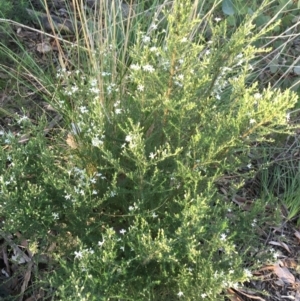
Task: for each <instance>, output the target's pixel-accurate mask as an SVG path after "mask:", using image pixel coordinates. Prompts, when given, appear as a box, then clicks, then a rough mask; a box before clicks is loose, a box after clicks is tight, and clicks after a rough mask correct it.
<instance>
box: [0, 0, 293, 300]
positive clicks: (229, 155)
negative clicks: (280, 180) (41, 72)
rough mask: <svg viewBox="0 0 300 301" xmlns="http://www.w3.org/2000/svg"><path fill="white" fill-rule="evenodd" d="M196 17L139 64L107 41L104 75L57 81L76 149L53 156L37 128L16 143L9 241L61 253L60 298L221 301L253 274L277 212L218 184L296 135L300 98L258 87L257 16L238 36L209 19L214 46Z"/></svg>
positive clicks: (163, 37)
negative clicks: (263, 219)
mask: <svg viewBox="0 0 300 301" xmlns="http://www.w3.org/2000/svg"><path fill="white" fill-rule="evenodd" d="M192 15H194V11H193V7H191V5H190V4H189V1H186V2H185V3H183V1H174V4H173V7H172V8H171V11H170V13H169V14H168V15H167V27H166V28H163V29H157V27H156V26H155V22H154V23H153V22H152V23H151V28H152V29H153V28H154V29H153V30H149V31H148V32H136V36H135V38H134V39H133V40H132V41H134V42H132V44H130V45H129V46H128V49H127V59H126V60H125V61H122V60H121V58H120V59H119V57H116V55H117V54H118V50H117V48H116V46H117V45H114V44H113V43H112V41H111V40H107V41H105V42H103V43H104V44H103V45H102V48H101V49H95V50H94V53H93V56H94V57H97V60H98V61H99V64H100V65H101V71H97V70H96V69H97V68H90V69H89V72H86V71H84V72H83V71H82V70H81V69H78V70H76V71H68V70H64V69H61V70H60V71H59V72H58V73H57V76H56V80H57V81H58V82H59V83H60V86H59V89H57V90H56V92H55V95H54V99H55V102H54V103H53V102H52V103H53V105H54V106H55V107H56V109H57V110H58V111H59V112H60V114H62V116H63V117H64V120H65V122H66V124H67V130H68V137H67V140H66V143H64V144H62V143H58V144H54V145H51V146H50V145H49V144H48V143H49V142H48V140H47V138H45V136H44V132H43V131H42V130H41V129H42V126H41V127H38V128H36V127H35V126H33V125H32V124H31V122H30V120H27V119H26V118H23V119H22V120H21V121H20V124H21V125H22V127H23V130H24V131H25V132H26V131H28V130H30V131H31V133H32V136H31V138H30V139H29V141H28V142H27V143H24V144H20V143H19V138H18V137H14V136H13V135H12V134H11V133H4V134H3V135H2V144H3V145H6V147H5V148H2V150H1V156H2V157H1V161H0V163H1V170H2V176H1V179H0V180H1V181H0V185H1V186H0V187H1V188H0V189H1V198H2V200H3V202H2V217H3V229H5V231H6V232H11V233H14V232H16V231H22V235H23V236H24V237H26V238H28V239H31V240H33V241H36V242H37V243H38V245H39V252H38V253H43V252H46V251H45V250H47V248H49V244H50V243H51V242H52V241H55V242H56V244H57V247H56V249H55V252H54V253H53V254H51V255H52V257H53V260H55V267H54V268H53V269H54V272H55V273H53V275H51V276H48V278H47V281H48V283H50V284H51V285H52V287H54V288H56V295H57V297H58V299H59V300H171V299H172V300H174V299H177V298H180V299H182V300H202V299H203V300H220V299H221V298H222V297H221V295H222V294H224V293H225V294H226V289H228V288H230V287H233V288H237V287H238V286H239V285H241V283H243V282H244V281H247V280H249V279H250V277H251V276H252V274H251V271H250V270H249V269H247V268H246V266H245V265H244V260H245V257H246V255H247V254H248V253H247V252H248V248H249V245H251V244H253V246H254V245H255V244H256V239H255V235H254V233H255V231H254V229H255V226H256V223H257V220H256V219H255V218H256V217H257V213H258V211H260V213H261V214H262V211H263V210H262V208H263V207H262V205H261V203H260V202H259V201H258V202H257V204H256V205H255V206H254V208H253V210H252V211H249V212H241V211H240V210H239V208H236V207H234V206H233V205H232V204H230V203H228V202H226V201H225V200H224V198H223V197H222V196H221V195H220V194H219V192H218V190H217V188H216V187H215V185H214V182H215V180H216V179H217V178H218V177H219V176H221V175H223V174H224V172H226V171H227V170H235V169H236V168H237V167H239V166H241V165H242V164H249V162H248V158H247V154H248V152H249V149H250V147H251V145H252V143H253V142H257V141H260V140H265V139H266V138H265V137H266V135H267V134H270V133H272V132H278V131H281V132H283V131H286V130H287V124H286V110H287V109H288V108H291V107H292V106H293V105H294V104H295V102H296V97H295V95H294V94H293V93H291V92H289V91H285V92H281V91H279V90H271V89H265V90H263V91H259V90H258V89H257V85H256V84H253V85H248V84H247V79H248V75H249V73H250V72H251V64H250V62H251V59H253V57H254V55H255V53H256V51H257V50H256V49H255V48H254V47H252V46H251V45H252V43H253V42H254V41H255V40H256V39H258V38H259V34H255V33H254V31H253V30H254V28H253V26H252V21H253V18H254V17H255V16H253V17H251V18H249V19H248V20H247V21H245V23H244V24H243V25H241V26H240V27H239V28H238V29H237V30H236V32H234V33H233V34H232V35H231V36H229V37H227V36H226V22H222V20H221V21H220V20H217V21H214V20H211V19H209V21H210V22H211V23H212V38H211V40H209V41H204V38H203V35H204V33H198V34H195V32H196V31H197V29H199V28H198V25H199V24H200V22H201V20H198V19H197V18H196V17H195V18H194V19H193V22H190V17H191V16H192ZM213 22H214V23H213ZM115 42H116V41H115ZM260 51H261V50H260ZM60 138H61V136H60V135H59V137H57V141H61V140H59V139H60ZM229 212H230V215H229V214H228V213H229ZM254 221H255V222H254ZM36 258H37V259H36V260H38V254H37V256H36ZM252 264H253V263H252Z"/></svg>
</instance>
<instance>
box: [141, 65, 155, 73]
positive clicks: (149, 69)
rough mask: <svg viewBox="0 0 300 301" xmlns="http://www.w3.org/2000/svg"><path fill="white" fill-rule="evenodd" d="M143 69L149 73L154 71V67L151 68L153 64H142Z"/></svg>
mask: <svg viewBox="0 0 300 301" xmlns="http://www.w3.org/2000/svg"><path fill="white" fill-rule="evenodd" d="M143 70H144V71H147V72H149V73H153V72H154V71H155V69H154V68H153V66H152V65H149V64H148V65H145V66H143Z"/></svg>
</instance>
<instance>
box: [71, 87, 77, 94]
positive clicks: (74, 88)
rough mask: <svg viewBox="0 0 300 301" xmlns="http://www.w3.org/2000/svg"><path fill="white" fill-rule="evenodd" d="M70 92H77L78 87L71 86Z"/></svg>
mask: <svg viewBox="0 0 300 301" xmlns="http://www.w3.org/2000/svg"><path fill="white" fill-rule="evenodd" d="M71 90H72V93H75V92H77V91H78V87H77V86H76V85H75V86H72V87H71Z"/></svg>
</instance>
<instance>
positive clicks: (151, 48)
mask: <svg viewBox="0 0 300 301" xmlns="http://www.w3.org/2000/svg"><path fill="white" fill-rule="evenodd" d="M149 50H150V51H151V52H157V50H158V49H157V47H155V46H153V47H150V49H149Z"/></svg>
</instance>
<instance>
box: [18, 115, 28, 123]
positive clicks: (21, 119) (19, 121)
mask: <svg viewBox="0 0 300 301" xmlns="http://www.w3.org/2000/svg"><path fill="white" fill-rule="evenodd" d="M27 120H29V118H28V117H27V116H25V115H23V116H22V117H21V118H20V119H19V120H18V124H20V123H22V122H23V121H27Z"/></svg>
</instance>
